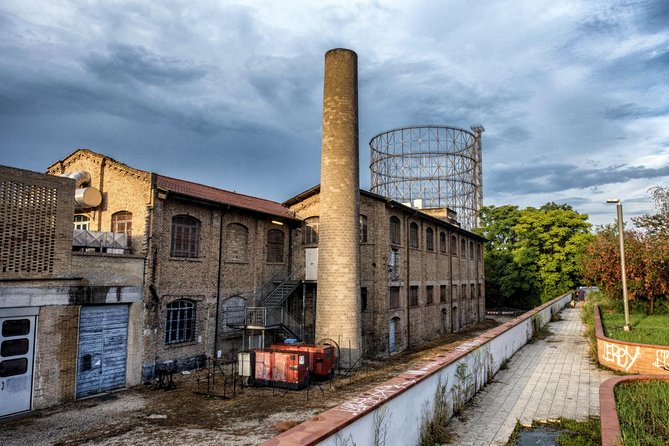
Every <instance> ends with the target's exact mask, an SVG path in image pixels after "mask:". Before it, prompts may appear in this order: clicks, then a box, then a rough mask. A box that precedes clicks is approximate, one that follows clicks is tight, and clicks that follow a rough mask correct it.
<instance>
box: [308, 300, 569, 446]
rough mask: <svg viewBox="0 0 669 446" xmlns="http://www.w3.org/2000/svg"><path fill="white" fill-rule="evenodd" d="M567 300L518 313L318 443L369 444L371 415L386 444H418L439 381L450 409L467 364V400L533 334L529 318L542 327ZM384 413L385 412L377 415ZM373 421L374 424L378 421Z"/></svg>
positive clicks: (372, 431) (327, 444) (371, 439)
mask: <svg viewBox="0 0 669 446" xmlns="http://www.w3.org/2000/svg"><path fill="white" fill-rule="evenodd" d="M569 301H571V294H565V295H564V296H561V297H559V298H557V299H555V300H554V302H553V303H552V304H551V305H550V306H547V307H546V308H544V309H542V310H540V311H539V312H537V313H536V314H535V315H533V316H528V315H527V313H526V314H525V315H523V316H520V317H519V318H518V319H519V320H520V321H519V322H517V323H516V325H515V326H514V327H512V328H510V329H509V330H507V331H505V332H504V333H502V334H501V335H499V336H497V337H495V338H493V339H491V340H490V341H489V342H487V343H486V344H484V345H483V346H481V347H479V348H476V349H474V350H472V351H471V352H469V353H468V354H467V355H465V356H464V357H462V358H461V359H459V360H458V361H456V362H454V363H451V364H448V365H446V366H444V368H442V369H441V370H440V371H439V372H437V373H435V374H434V375H432V376H430V377H428V378H426V379H424V380H422V381H421V382H419V383H418V384H416V385H415V386H413V387H410V388H409V389H407V390H405V391H403V392H402V393H400V394H399V395H397V396H395V397H394V398H391V399H389V400H386V401H383V402H381V403H380V404H378V406H377V407H376V408H375V410H374V411H372V412H370V413H368V414H367V415H365V416H363V417H361V418H359V419H357V420H355V421H354V422H353V423H351V424H349V425H348V426H346V427H344V428H343V429H342V430H340V431H339V432H338V433H337V434H336V435H333V436H331V437H329V438H327V439H326V440H324V441H322V442H320V443H318V444H319V445H324V446H339V445H342V444H353V443H355V444H357V445H373V444H374V426H375V414H376V417H377V420H381V421H383V422H385V425H386V428H387V431H386V443H387V444H401V445H414V444H418V436H419V434H420V425H421V421H422V417H423V414H424V413H427V414H430V416H431V414H432V409H433V404H434V396H435V392H436V390H437V386H438V384H439V382H441V383H442V385H443V384H446V386H447V390H446V392H447V395H448V396H449V400H450V401H451V412H452V394H453V393H452V392H453V386H454V385H457V384H461V380H459V379H458V378H457V377H456V373H457V369H458V367H459V366H460V364H466V365H467V366H466V370H467V372H468V373H470V374H471V382H472V383H473V385H474V386H475V387H474V388H473V389H472V390H471V391H470V392H469V393H468V395H467V400H469V399H471V398H472V397H473V396H474V394H475V391H478V390H479V389H481V388H482V387H483V386H484V385H485V384H486V383H487V382H488V377H489V376H488V374H489V373H492V374H494V373H497V371H499V369H500V367H501V365H502V364H503V363H504V361H506V360H507V359H509V358H511V356H513V354H514V353H516V352H517V351H518V350H519V349H520V348H521V347H523V346H524V345H525V344H526V343H527V341H528V340H530V339H531V338H532V337H533V336H534V327H533V320H536V322H534V324H538V326H539V327H543V326H544V325H545V324H547V323H548V322H550V320H551V318H552V316H553V315H554V314H556V313H558V312H560V311H561V310H562V309H563V308H564V307H565V306H566V305H567V304H568V303H569ZM528 313H531V312H528ZM523 318H524V319H523ZM470 347H471V346H467V343H465V344H463V345H461V346H460V347H458V348H462V349H465V348H470ZM409 373H416V374H419V373H420V370H410V371H409ZM382 386H383V385H381V386H380V387H382ZM460 387H463V386H460ZM377 389H378V388H377ZM372 391H374V389H373V390H372ZM377 393H378V390H377ZM389 393H392V392H389ZM384 413H385V415H384V416H381V415H382V414H384ZM376 424H378V421H377V423H376Z"/></svg>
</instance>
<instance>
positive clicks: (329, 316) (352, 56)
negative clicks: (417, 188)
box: [316, 48, 362, 367]
mask: <svg viewBox="0 0 669 446" xmlns="http://www.w3.org/2000/svg"><path fill="white" fill-rule="evenodd" d="M359 158H360V155H359V148H358V55H357V54H356V53H355V52H353V51H351V50H347V49H341V48H336V49H333V50H330V51H328V52H327V53H325V82H324V88H323V148H322V156H321V192H320V208H321V212H320V220H319V241H318V297H317V300H316V302H317V304H316V305H317V306H316V339H317V340H320V339H324V338H329V339H332V340H334V341H336V342H338V343H339V347H340V350H341V362H340V363H341V365H342V366H343V367H352V366H353V364H354V363H355V362H356V361H357V359H358V357H359V356H360V355H361V353H362V352H361V347H362V345H361V344H362V334H361V323H360V251H359V240H358V238H359V229H358V224H359V222H358V220H359V214H360V174H359V163H360V162H359Z"/></svg>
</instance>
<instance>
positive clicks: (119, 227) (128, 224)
mask: <svg viewBox="0 0 669 446" xmlns="http://www.w3.org/2000/svg"><path fill="white" fill-rule="evenodd" d="M111 230H112V232H119V233H121V234H125V235H126V236H127V237H128V248H130V241H131V239H132V212H128V211H120V212H115V213H113V214H112V216H111Z"/></svg>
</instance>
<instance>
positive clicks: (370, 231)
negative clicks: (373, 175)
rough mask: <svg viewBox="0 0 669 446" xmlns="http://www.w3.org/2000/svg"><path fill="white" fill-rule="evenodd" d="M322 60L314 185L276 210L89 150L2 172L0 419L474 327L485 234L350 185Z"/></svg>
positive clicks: (353, 143)
mask: <svg viewBox="0 0 669 446" xmlns="http://www.w3.org/2000/svg"><path fill="white" fill-rule="evenodd" d="M325 62H326V63H325V88H324V100H323V104H324V109H323V156H322V165H321V184H320V185H318V186H316V187H313V188H311V189H309V190H307V191H305V192H303V193H301V194H299V195H297V196H295V197H293V198H291V199H289V200H288V201H286V202H285V203H283V204H281V203H276V202H273V201H270V200H265V199H262V198H257V197H251V196H247V195H243V194H238V193H234V192H229V191H226V190H221V189H217V188H214V187H210V186H206V185H202V184H198V183H194V182H190V181H185V180H180V179H176V178H171V177H167V176H163V175H160V174H157V173H154V172H149V171H145V170H140V169H136V168H133V167H131V166H128V165H126V164H123V163H121V162H118V161H116V160H114V159H112V158H110V157H108V156H106V155H103V154H100V153H96V152H93V151H91V150H87V149H80V150H77V151H75V152H73V153H71V154H70V155H68V156H67V157H65V158H64V159H63V160H61V161H57V162H56V163H54V164H53V165H51V166H50V167H49V168H48V174H50V175H44V174H37V173H34V172H27V171H22V170H19V169H13V168H4V167H2V168H1V170H0V174H1V179H2V183H0V217H2V218H0V225H3V226H2V231H1V232H0V234H1V244H0V249H1V250H0V267H1V270H0V322H2V323H3V324H5V323H7V324H8V325H7V326H8V327H10V328H11V327H12V326H14V327H18V328H17V330H18V331H17V332H16V333H14V334H11V333H13V332H11V331H9V332H8V333H10V335H7V336H6V338H4V337H5V332H4V331H3V334H2V336H3V338H0V341H2V342H3V350H2V352H3V353H2V355H3V357H2V358H0V377H1V378H2V379H3V380H4V379H5V376H6V374H7V373H9V372H7V370H10V371H11V372H12V373H15V372H16V373H15V375H17V376H19V375H20V377H21V379H22V380H23V381H20V383H21V386H20V387H21V389H22V390H21V391H20V392H19V393H21V392H23V393H22V395H23V396H22V398H23V399H22V400H21V401H22V403H21V405H20V406H16V407H12V408H10V409H8V411H7V412H4V413H0V416H3V415H6V414H10V413H15V412H20V411H23V410H29V409H31V408H37V407H45V406H47V405H51V404H56V403H58V402H61V401H65V400H67V399H72V398H79V397H83V396H88V395H92V394H95V393H100V392H104V391H108V390H112V389H115V388H122V387H125V386H130V385H134V384H137V383H139V382H142V381H148V380H151V379H153V378H154V377H155V376H156V374H157V373H158V372H160V371H161V370H164V369H165V368H169V369H170V370H180V369H189V368H194V367H196V366H199V365H201V364H203V362H204V361H205V359H206V358H208V357H209V358H217V359H218V358H221V359H222V360H226V359H228V360H233V359H235V353H236V352H238V351H240V350H242V349H247V348H250V347H262V346H265V345H268V344H269V343H270V342H273V341H279V340H282V339H284V338H298V339H300V340H305V341H308V342H319V341H327V342H329V343H335V344H337V345H338V347H339V351H340V359H341V365H342V366H343V367H354V366H355V364H357V363H359V360H360V358H364V357H374V356H376V355H380V354H392V353H395V352H398V351H401V350H404V349H406V348H408V347H410V346H416V345H419V344H420V343H423V342H425V341H427V340H430V339H433V338H435V337H437V336H439V335H443V334H446V333H450V332H454V331H458V330H461V329H462V328H464V327H466V326H468V325H470V324H473V323H476V322H477V321H480V320H482V319H483V317H484V297H483V296H484V289H483V287H484V277H483V255H482V253H483V249H482V242H483V239H482V238H481V237H479V236H477V235H475V234H474V233H472V232H470V231H469V230H467V229H465V228H463V227H461V226H460V225H459V223H458V222H457V215H456V214H455V213H454V212H453V211H452V210H450V209H448V208H446V207H440V208H430V209H427V208H425V209H424V208H423V206H422V201H421V200H420V199H417V200H411V203H404V204H403V203H400V202H399V201H395V200H392V199H390V198H388V197H384V196H380V195H377V194H374V193H370V192H367V191H364V190H361V189H360V186H359V154H358V116H357V55H356V54H355V53H354V52H352V51H350V50H344V49H335V50H331V51H329V52H328V53H327V54H326V56H325ZM479 137H480V133H479ZM479 167H480V166H479ZM35 194H37V195H35ZM35 197H37V198H35ZM75 203H76V204H75ZM17 320H18V321H20V322H16V321H17ZM21 324H23V325H21ZM3 327H4V325H3ZM3 330H4V328H3ZM17 333H18V334H17ZM98 341H100V342H102V344H100V345H102V346H103V347H96V346H95V345H93V344H95V342H98ZM107 341H108V342H107ZM5 342H8V344H7V345H8V346H10V347H11V348H9V347H8V349H7V350H6V349H5ZM98 343H99V342H98ZM10 344H11V345H10ZM107 344H109V345H111V346H112V347H110V348H107V349H106V350H105V348H104V345H107ZM26 346H27V347H26ZM96 348H97V349H98V350H95V349H96ZM6 352H7V353H8V354H7V357H6V358H5V353H6ZM33 356H34V361H33V359H32V357H33ZM19 372H20V373H19ZM93 375H95V376H93ZM7 376H8V375H7ZM94 378H95V379H94ZM101 378H103V379H101ZM13 379H14V383H15V384H16V383H19V381H18V380H16V379H18V378H13ZM3 383H4V381H3ZM30 383H32V385H30ZM103 383H111V384H103ZM3 388H5V387H3ZM26 395H28V396H26ZM0 397H2V398H5V397H6V396H5V395H3V394H2V393H0Z"/></svg>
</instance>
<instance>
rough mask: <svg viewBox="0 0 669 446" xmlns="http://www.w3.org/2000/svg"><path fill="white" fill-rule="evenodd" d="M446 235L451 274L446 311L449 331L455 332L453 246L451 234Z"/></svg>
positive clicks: (456, 243) (456, 244)
mask: <svg viewBox="0 0 669 446" xmlns="http://www.w3.org/2000/svg"><path fill="white" fill-rule="evenodd" d="M446 237H448V258H449V265H450V266H449V268H448V269H449V274H450V276H451V282H450V285H449V286H450V287H451V289H450V291H449V293H448V295H449V296H451V301H450V303H449V306H448V313H449V314H450V315H451V333H455V330H454V329H453V248H452V247H451V234H450V233H447V234H446ZM457 246H458V241H457V239H456V240H455V247H456V248H457Z"/></svg>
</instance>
